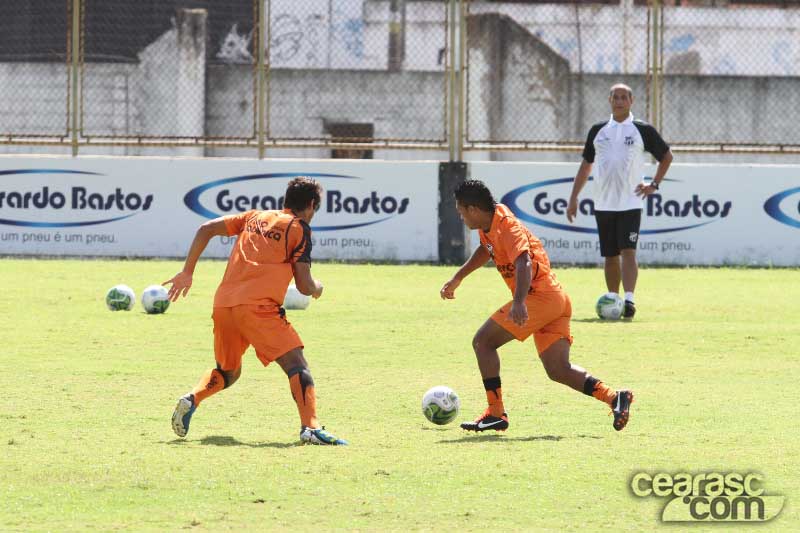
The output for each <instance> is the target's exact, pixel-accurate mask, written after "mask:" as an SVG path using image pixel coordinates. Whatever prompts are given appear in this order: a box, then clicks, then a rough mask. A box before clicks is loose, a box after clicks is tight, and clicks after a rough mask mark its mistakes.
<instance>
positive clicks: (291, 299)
mask: <svg viewBox="0 0 800 533" xmlns="http://www.w3.org/2000/svg"><path fill="white" fill-rule="evenodd" d="M310 303H311V296H306V295H305V294H302V293H301V292H300V291H298V290H297V287H295V286H294V285H289V288H288V289H287V290H286V296H285V297H284V298H283V308H284V309H305V308H306V307H308V304H310Z"/></svg>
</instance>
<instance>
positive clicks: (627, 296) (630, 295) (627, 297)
mask: <svg viewBox="0 0 800 533" xmlns="http://www.w3.org/2000/svg"><path fill="white" fill-rule="evenodd" d="M625 300H627V301H629V302H630V303H633V293H632V292H626V293H625Z"/></svg>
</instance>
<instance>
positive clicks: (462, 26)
mask: <svg viewBox="0 0 800 533" xmlns="http://www.w3.org/2000/svg"><path fill="white" fill-rule="evenodd" d="M464 13H465V8H464V2H462V1H459V0H448V16H447V20H448V28H447V31H448V49H449V54H448V72H447V75H448V88H447V92H448V95H449V98H448V102H447V112H448V117H449V121H448V124H449V126H448V127H449V143H448V144H449V148H450V161H461V157H462V148H463V128H464V68H466V67H465V64H464V56H465V50H464V46H465V42H466V41H465V31H466V18H465V15H464Z"/></svg>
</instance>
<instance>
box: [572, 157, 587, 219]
mask: <svg viewBox="0 0 800 533" xmlns="http://www.w3.org/2000/svg"><path fill="white" fill-rule="evenodd" d="M591 172H592V164H591V163H590V162H588V161H587V160H585V159H584V160H583V161H581V166H580V168H579V169H578V173H577V174H576V175H575V181H574V182H573V184H572V194H570V196H569V204H567V220H568V221H569V222H570V223H572V221H573V220H575V217H577V216H578V195H579V194H580V193H581V190H582V189H583V186H584V185H586V182H587V181H588V180H589V174H590V173H591Z"/></svg>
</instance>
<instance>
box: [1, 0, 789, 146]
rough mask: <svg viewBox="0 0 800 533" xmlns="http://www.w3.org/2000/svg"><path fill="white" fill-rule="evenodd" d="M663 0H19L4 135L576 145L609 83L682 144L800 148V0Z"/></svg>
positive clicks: (604, 104)
mask: <svg viewBox="0 0 800 533" xmlns="http://www.w3.org/2000/svg"><path fill="white" fill-rule="evenodd" d="M664 3H665V4H667V5H664V6H662V5H661V2H659V1H657V0H596V1H587V0H550V1H544V0H528V1H520V0H515V1H507V2H497V1H492V0H484V1H477V0H460V1H459V0H414V1H411V0H226V1H224V2H223V1H219V0H217V1H213V0H137V1H135V2H134V1H132V0H27V1H24V2H13V3H10V2H9V3H6V4H2V5H0V82H2V83H0V152H1V151H5V150H4V149H3V148H2V145H3V144H4V145H13V144H16V145H20V146H24V145H25V144H32V143H35V142H41V143H45V142H47V143H50V144H61V145H63V146H70V145H71V146H72V147H73V153H75V151H77V149H78V148H79V147H80V146H83V145H98V144H104V143H105V144H114V145H118V146H123V147H137V146H148V145H149V146H153V145H154V146H159V147H164V148H165V150H168V149H169V148H170V147H186V146H187V145H188V146H195V147H201V152H200V153H202V146H230V147H243V148H251V149H252V148H254V147H259V148H260V150H259V155H264V153H265V150H269V149H272V148H276V147H279V148H282V147H291V146H297V147H317V148H333V149H334V150H333V152H332V154H331V155H332V156H333V157H370V156H371V154H372V152H371V150H373V149H394V148H397V149H400V148H420V149H422V148H433V149H438V150H446V149H450V153H451V157H454V155H453V154H456V155H455V157H456V158H457V157H458V155H459V153H460V150H461V149H462V148H464V149H471V150H489V151H503V150H519V149H543V148H544V149H553V150H564V149H577V148H579V147H580V146H581V145H582V143H583V140H584V139H585V135H586V132H587V130H588V128H589V127H590V126H591V124H593V123H595V122H598V121H601V120H605V119H606V118H607V117H608V116H609V113H610V109H609V104H608V100H607V96H608V89H609V87H610V86H611V85H613V84H614V83H617V82H623V83H627V84H628V85H630V86H631V87H632V88H633V91H634V98H635V101H634V107H633V113H634V115H635V116H637V117H638V118H643V119H645V120H649V121H650V122H652V123H654V125H656V127H658V128H659V129H661V131H662V133H663V134H664V137H665V138H666V139H667V140H668V141H669V142H670V143H671V144H673V146H676V147H677V148H679V149H680V148H681V146H683V148H685V149H699V148H700V147H702V148H706V149H711V150H713V149H717V150H722V149H726V150H727V149H731V148H732V149H736V148H737V147H739V148H747V147H749V146H751V145H757V146H758V147H759V148H762V149H772V150H774V151H781V150H786V149H787V147H788V148H794V149H796V151H800V133H798V132H797V130H796V128H795V127H794V125H795V124H796V123H797V120H796V117H795V115H796V114H798V113H800V111H798V110H799V109H800V105H798V104H800V67H799V66H798V65H800V45H798V44H797V43H798V41H797V38H796V37H797V28H798V27H800V5H798V4H800V2H795V1H788V0H781V1H775V2H767V1H761V2H759V4H760V5H759V6H753V5H751V4H745V3H741V2H736V1H734V0H725V1H723V0H680V1H676V0H668V1H666V2H664ZM12 4H13V5H12ZM73 15H75V16H73ZM73 29H74V31H73ZM73 37H75V38H73ZM73 124H74V125H75V128H73V127H72V125H73ZM126 153H130V152H126ZM134 153H136V152H134ZM151 153H152V152H151ZM165 153H170V152H168V151H167V152H165ZM193 153H195V152H193Z"/></svg>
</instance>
